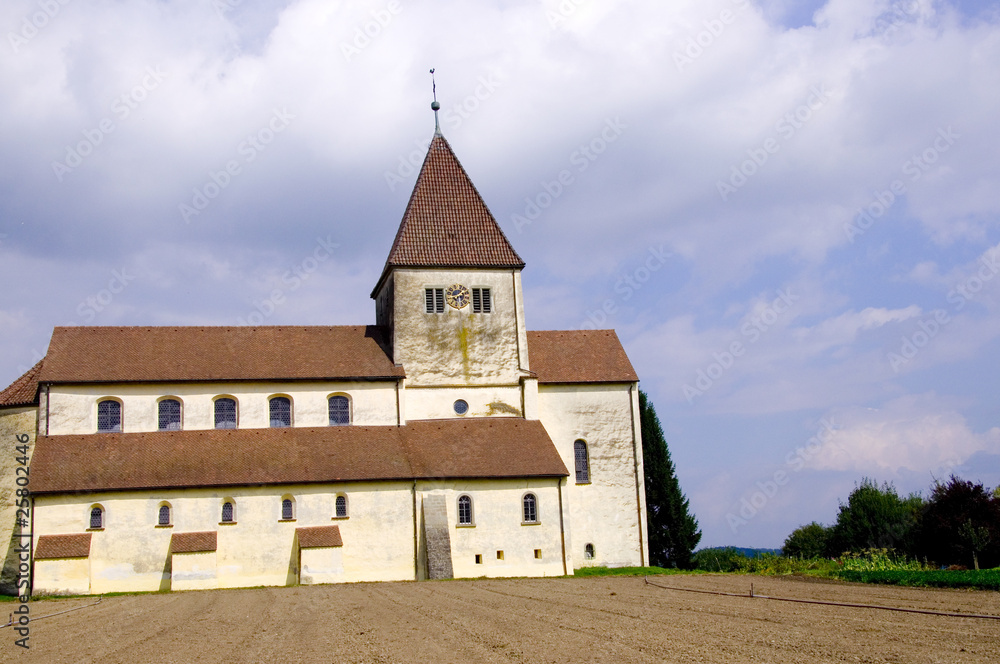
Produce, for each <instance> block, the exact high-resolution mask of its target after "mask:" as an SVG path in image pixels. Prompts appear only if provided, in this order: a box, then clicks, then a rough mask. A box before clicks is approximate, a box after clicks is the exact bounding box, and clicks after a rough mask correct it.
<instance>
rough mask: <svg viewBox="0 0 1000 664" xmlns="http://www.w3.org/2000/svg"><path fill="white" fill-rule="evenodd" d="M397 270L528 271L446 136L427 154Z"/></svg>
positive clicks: (399, 236) (403, 226)
mask: <svg viewBox="0 0 1000 664" xmlns="http://www.w3.org/2000/svg"><path fill="white" fill-rule="evenodd" d="M392 266H405V267H497V268H503V267H509V268H522V267H524V261H523V260H521V257H520V256H518V255H517V252H516V251H514V248H513V247H512V246H511V244H510V242H509V241H508V240H507V236H505V235H504V233H503V231H502V230H501V229H500V225H499V224H497V221H496V219H495V218H494V217H493V215H492V213H490V211H489V208H487V207H486V203H485V202H483V198H482V196H480V195H479V192H478V191H477V190H476V187H475V185H473V184H472V180H471V179H469V175H468V174H467V173H466V172H465V169H464V168H462V164H461V163H459V161H458V158H457V157H455V153H454V152H453V151H452V149H451V146H450V145H449V144H448V141H447V140H445V138H444V137H443V136H441V135H436V136H434V139H433V140H432V141H431V144H430V146H429V147H428V149H427V156H426V157H425V158H424V164H423V166H422V167H421V168H420V175H418V176H417V183H416V185H415V186H414V187H413V193H412V194H410V201H409V203H407V205H406V211H405V212H404V213H403V220H402V222H400V224H399V230H398V231H397V232H396V239H395V240H394V241H393V243H392V249H390V250H389V257H388V259H387V260H386V264H385V271H388V269H389V268H390V267H392ZM385 271H383V276H385ZM380 283H381V280H380ZM376 288H377V287H376ZM373 297H374V294H373Z"/></svg>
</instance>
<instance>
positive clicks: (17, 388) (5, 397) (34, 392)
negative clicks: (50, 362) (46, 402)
mask: <svg viewBox="0 0 1000 664" xmlns="http://www.w3.org/2000/svg"><path fill="white" fill-rule="evenodd" d="M42 362H44V360H41V361H39V362H38V364H36V365H35V366H33V367H31V368H30V369H28V370H27V371H26V372H25V373H24V375H23V376H21V377H20V378H18V379H17V380H15V381H14V382H13V383H11V384H10V386H9V387H8V388H7V389H5V390H4V391H2V392H0V408H3V407H9V406H37V405H38V374H39V373H41V371H42Z"/></svg>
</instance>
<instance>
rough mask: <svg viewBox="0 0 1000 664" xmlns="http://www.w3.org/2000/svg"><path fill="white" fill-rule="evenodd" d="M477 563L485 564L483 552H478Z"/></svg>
mask: <svg viewBox="0 0 1000 664" xmlns="http://www.w3.org/2000/svg"><path fill="white" fill-rule="evenodd" d="M476 564H477V565H482V564H483V554H481V553H477V554H476Z"/></svg>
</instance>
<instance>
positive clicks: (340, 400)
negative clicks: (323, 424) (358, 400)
mask: <svg viewBox="0 0 1000 664" xmlns="http://www.w3.org/2000/svg"><path fill="white" fill-rule="evenodd" d="M329 404H330V426H339V425H342V424H350V423H351V402H350V400H349V399H348V398H347V397H345V396H340V395H337V396H333V397H330V402H329Z"/></svg>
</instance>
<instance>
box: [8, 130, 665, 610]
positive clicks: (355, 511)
mask: <svg viewBox="0 0 1000 664" xmlns="http://www.w3.org/2000/svg"><path fill="white" fill-rule="evenodd" d="M435 140H438V139H437V138H436V139H435ZM432 149H433V145H432ZM449 151H450V148H449ZM428 159H429V160H431V156H430V155H429V157H428ZM456 163H457V162H456ZM425 168H426V165H425ZM463 173H464V171H463ZM423 177H424V176H423V171H422V174H421V179H420V180H418V184H417V188H418V189H419V188H420V187H421V186H423V185H422V184H421V181H422V179H423ZM428 186H429V185H428ZM415 192H416V190H415ZM408 210H409V208H408ZM486 214H487V215H488V212H487V213H486ZM490 219H492V217H490ZM404 221H405V220H404ZM492 223H493V224H495V221H493V222H492ZM404 225H405V224H404ZM496 232H497V233H499V234H500V237H502V233H500V231H499V227H497V228H496ZM401 233H402V230H401ZM398 241H399V236H397V242H398ZM503 242H506V239H505V238H503ZM508 248H509V247H508ZM394 250H395V248H394ZM510 253H511V254H513V250H512V249H510ZM513 255H514V256H515V257H516V254H513ZM488 263H489V262H488V261H484V265H482V266H476V265H467V266H464V267H448V266H437V267H435V266H423V267H406V266H402V267H401V266H393V265H390V263H387V267H386V270H385V272H384V274H383V276H382V278H381V279H380V280H379V283H378V285H377V286H376V291H375V292H374V293H373V298H374V299H375V303H376V321H377V324H378V325H379V326H380V329H384V330H387V332H388V335H387V336H388V340H389V342H388V348H386V349H385V353H386V354H387V355H388V357H389V359H390V360H391V363H392V364H394V365H395V366H396V367H402V370H403V371H404V372H405V377H403V376H402V374H401V375H400V376H399V377H398V378H395V379H387V378H384V376H382V377H379V378H377V379H375V378H370V377H365V376H361V375H359V376H357V377H354V378H350V377H348V378H342V377H340V378H323V377H321V376H316V377H315V378H313V379H309V380H283V379H281V378H280V377H274V378H273V379H270V380H265V379H262V380H218V381H211V382H210V381H203V380H198V379H197V377H194V378H193V379H191V380H170V381H155V380H143V381H137V382H130V381H118V382H106V381H101V380H100V376H99V375H95V376H94V378H93V380H89V381H80V380H73V381H60V380H58V379H53V378H51V377H50V378H49V379H48V380H45V379H44V377H45V372H44V367H43V369H42V374H41V376H42V377H43V378H42V379H40V380H39V396H38V398H37V406H36V408H37V415H38V417H37V428H38V434H39V445H41V446H42V447H43V448H45V446H50V447H56V445H55V444H56V443H59V442H60V441H62V440H64V439H67V438H68V437H74V438H73V439H72V440H73V443H72V444H73V445H76V446H78V447H81V448H82V447H85V446H86V444H87V443H86V441H87V440H88V437H89V436H91V435H94V434H97V411H98V403H99V402H100V401H101V400H104V399H113V400H116V401H119V402H120V403H121V404H122V433H121V434H101V435H102V436H109V435H118V436H120V440H121V444H122V445H131V444H133V443H134V444H136V445H138V444H140V443H141V444H142V445H146V446H151V447H150V448H149V449H150V450H151V451H152V456H151V458H153V459H155V458H156V454H155V450H156V444H157V443H156V441H157V440H158V439H157V436H163V438H162V440H163V441H164V445H165V446H166V445H168V443H169V442H170V441H173V440H176V438H171V435H172V432H162V433H154V432H157V429H158V403H159V402H160V401H161V400H162V399H164V398H173V399H177V400H178V401H180V402H181V404H182V420H181V429H182V430H183V431H184V432H194V431H209V430H212V429H214V428H215V419H214V400H215V399H217V398H219V397H228V398H232V399H234V400H235V401H236V402H237V404H238V424H237V431H238V432H239V435H240V436H241V437H242V438H240V440H242V441H244V444H246V445H251V446H252V445H253V444H254V441H255V440H257V438H255V432H256V431H260V430H264V429H267V428H269V426H270V421H269V410H268V401H269V399H270V398H271V397H274V396H279V395H280V396H285V397H287V398H289V399H290V401H291V403H292V427H293V428H297V427H308V428H319V427H327V426H328V425H329V416H328V399H329V398H330V397H331V396H334V395H340V396H346V397H347V398H348V399H349V403H350V426H353V427H406V426H407V423H408V422H415V421H427V420H440V421H454V420H460V419H463V418H464V419H468V420H470V421H476V422H479V423H480V424H478V425H477V426H478V429H475V430H482V431H483V432H488V431H489V425H488V422H489V421H490V418H503V419H505V420H507V421H509V420H511V419H520V420H527V421H535V422H540V423H541V425H542V427H543V428H544V431H545V432H546V434H547V437H548V439H550V440H549V442H547V443H546V444H547V445H549V448H548V449H550V450H552V449H553V448H554V453H555V455H557V456H553V457H552V458H554V459H557V460H559V459H561V465H562V466H563V467H564V468H562V469H560V470H559V472H552V471H547V474H546V473H541V472H539V473H535V472H532V471H525V472H524V473H523V474H522V475H521V476H508V475H507V474H505V473H504V470H505V469H504V468H503V467H496V466H495V465H494V466H493V467H492V468H486V469H484V470H481V471H477V472H476V474H474V475H472V476H468V475H460V476H456V475H455V474H454V472H453V471H452V470H451V468H452V467H451V466H449V465H447V464H444V465H442V466H441V467H440V469H438V470H434V471H433V472H432V473H431V474H432V475H435V477H433V478H429V477H427V476H426V474H427V473H426V472H425V473H424V474H423V475H420V474H418V473H416V471H414V472H413V474H412V476H409V477H404V476H401V475H400V473H396V472H395V471H392V472H389V471H386V472H387V474H386V476H385V477H381V478H369V479H366V480H363V481H362V480H350V481H348V480H344V481H339V480H337V479H336V478H334V477H332V476H331V478H330V479H328V480H325V481H322V482H309V483H305V482H301V483H296V482H283V483H274V484H268V483H262V484H257V485H242V486H241V485H214V486H199V485H185V483H184V482H183V481H182V482H181V484H182V485H181V486H177V485H169V486H168V485H164V486H160V487H157V486H149V487H147V488H143V489H136V490H112V489H114V488H115V487H112V486H110V485H109V486H108V488H107V490H102V489H101V488H100V487H98V488H96V489H95V488H90V489H87V490H86V491H83V490H65V489H60V490H58V491H49V492H42V493H41V494H39V495H37V497H36V498H35V501H34V534H35V537H34V544H35V546H36V547H37V545H38V543H39V540H40V538H43V537H59V536H65V535H74V534H79V533H87V532H89V533H91V544H90V550H89V557H86V558H80V557H73V558H65V559H58V558H57V559H45V560H37V561H35V565H34V592H35V593H36V594H50V593H64V594H66V593H105V592H119V591H157V590H165V589H174V590H179V589H198V588H225V587H240V586H258V585H267V586H274V585H290V584H297V583H303V584H310V583H336V582H353V581H393V580H420V579H424V578H427V576H428V570H429V565H428V555H429V554H428V550H429V549H428V542H427V537H428V535H427V523H426V520H425V515H424V509H423V508H424V499H425V498H426V497H428V496H435V497H443V499H444V505H445V506H446V508H445V511H446V515H445V518H446V522H447V524H448V527H447V533H446V535H447V536H446V537H444V535H445V534H444V533H437V534H436V535H435V537H444V539H445V541H446V542H447V543H448V549H449V555H450V563H449V564H450V568H451V570H452V573H453V575H454V576H456V577H500V576H557V575H562V574H567V573H569V574H572V572H573V570H574V569H575V568H578V567H582V566H586V565H610V566H622V565H644V564H646V561H647V560H648V549H647V544H646V535H645V526H646V514H645V498H644V490H643V484H642V478H643V469H642V442H641V439H640V433H639V431H640V428H639V422H638V413H639V406H638V389H637V386H638V384H637V379H636V378H635V375H634V372H633V371H632V369H631V367H630V366H627V371H625V370H620V369H619V370H609V369H600V370H593V371H584V370H583V369H586V367H583V368H582V369H581V370H580V371H579V372H578V373H580V378H579V379H575V378H573V377H572V374H573V373H574V371H575V370H576V368H575V367H572V366H569V365H571V364H572V363H574V362H586V361H587V360H586V358H588V357H590V355H587V354H586V353H584V354H582V355H581V357H583V358H585V359H584V360H580V359H579V358H576V357H566V358H565V359H562V358H561V357H560V354H559V353H553V352H552V351H551V349H550V350H549V351H548V353H547V359H546V362H547V365H546V364H545V363H539V366H537V367H536V368H537V372H536V371H534V370H533V369H532V366H531V365H530V364H529V361H530V360H531V353H530V352H529V351H530V349H529V338H528V332H527V331H526V327H525V312H524V307H523V294H522V290H521V266H523V264H522V265H521V266H515V267H511V268H508V267H503V268H498V267H496V266H494V265H491V264H488ZM454 284H461V285H463V286H465V287H467V288H468V289H470V290H471V289H474V288H481V289H489V294H490V299H491V306H490V310H489V311H488V312H474V311H473V307H472V306H464V307H456V306H450V305H449V306H445V307H444V311H443V312H442V313H428V312H427V309H426V301H425V292H426V289H428V288H432V289H438V288H448V287H450V286H452V285H454ZM532 334H539V333H532ZM555 334H573V333H555ZM612 336H613V335H612ZM584 341H586V340H584ZM613 346H614V348H613V349H612V350H614V352H616V353H619V354H620V357H621V358H624V360H623V362H624V364H625V365H628V361H627V358H625V357H624V351H623V350H621V346H620V344H619V343H618V341H617V338H616V337H615V338H614V340H613ZM609 347H610V346H603V347H602V348H605V349H606V348H609ZM594 348H597V347H596V346H595V347H594ZM292 361H294V359H293V360H292ZM43 362H44V361H43ZM560 362H564V363H566V364H567V367H568V371H560V372H558V373H559V377H558V378H557V379H553V378H551V377H549V376H548V375H547V373H546V372H550V373H551V366H552V365H553V363H556V364H558V363H560ZM619 364H621V363H619ZM601 372H604V373H601ZM595 374H596V375H597V377H596V378H595ZM566 375H571V376H570V378H568V379H567V378H566V377H565V376H566ZM459 400H461V401H464V402H465V403H466V404H467V410H465V411H464V412H458V411H457V410H456V407H455V406H456V402H457V401H459ZM0 410H2V405H0ZM22 410H23V409H22ZM18 412H22V411H18ZM484 423H487V424H484ZM32 433H34V432H32ZM148 434H152V436H150V435H148ZM244 434H245V436H244ZM102 440H104V439H102ZM116 440H118V439H116ZM185 440H188V439H185ZM577 441H583V442H584V443H585V444H586V450H587V455H586V460H585V463H586V470H587V471H588V475H589V477H588V478H587V481H586V482H579V483H578V482H577V481H576V474H575V471H576V469H577V468H576V466H577V463H578V459H577V458H576V456H575V451H574V444H575V443H576V442H577ZM185 444H190V443H185ZM438 444H440V443H438ZM477 445H478V446H484V445H485V446H487V447H488V446H489V441H488V440H485V439H484V440H477V439H476V438H475V437H473V438H466V439H456V440H454V441H448V443H447V448H448V451H449V453H454V454H456V455H459V456H461V454H462V450H463V449H464V448H466V447H468V449H470V450H473V451H475V450H479V451H480V452H481V451H482V450H481V449H479V448H477V447H476V446H477ZM64 447H65V446H64ZM60 449H63V448H60ZM535 449H538V448H535ZM486 451H487V452H488V450H486ZM174 453H175V456H174V457H169V456H167V457H165V458H169V459H173V460H174V462H183V457H179V456H176V451H175V452H174ZM475 453H479V452H475ZM274 455H275V459H276V460H280V458H281V450H275V451H274ZM178 460H180V461H178ZM519 461H522V462H525V461H526V462H527V464H528V465H529V466H530V465H531V459H530V458H529V459H519ZM425 462H426V460H425ZM557 463H558V461H557ZM432 465H433V464H432ZM501 466H503V464H502V462H501ZM567 473H568V477H567ZM126 479H127V478H126ZM123 486H124V485H123ZM528 494H530V495H531V496H532V497H533V502H534V505H535V509H536V516H537V518H536V519H535V520H534V521H531V522H525V519H524V514H525V512H524V510H525V496H526V495H528ZM462 496H468V497H469V499H470V500H471V505H472V515H473V518H472V522H471V523H469V524H463V523H460V519H459V514H458V501H459V498H460V497H462ZM338 497H342V498H343V499H345V500H346V502H347V515H346V516H338V514H337V508H336V504H337V499H338ZM284 499H288V500H291V501H292V505H293V515H294V518H292V519H286V518H283V516H285V515H283V514H282V501H283V500H284ZM226 502H230V503H231V504H233V505H234V519H233V521H232V522H224V521H223V517H222V509H223V504H224V503H226ZM435 504H437V501H435ZM163 506H168V507H169V513H170V521H169V524H160V523H159V514H160V509H161V508H162V507H163ZM94 507H99V508H100V509H101V510H102V517H103V521H102V524H101V528H96V529H91V528H90V515H91V510H92V509H93V508H94ZM332 526H336V527H337V529H338V531H337V532H338V537H339V539H342V543H341V544H339V545H336V546H314V547H309V548H300V547H299V546H298V539H297V534H296V532H297V529H302V528H318V527H332ZM213 532H214V533H216V535H215V537H216V546H215V549H214V550H211V551H191V552H172V551H171V541H172V537H173V536H174V534H178V533H191V534H196V533H213ZM338 541H339V540H338ZM588 545H590V547H588ZM590 549H592V550H593V552H594V553H593V556H592V557H588V555H587V552H588V550H590Z"/></svg>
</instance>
